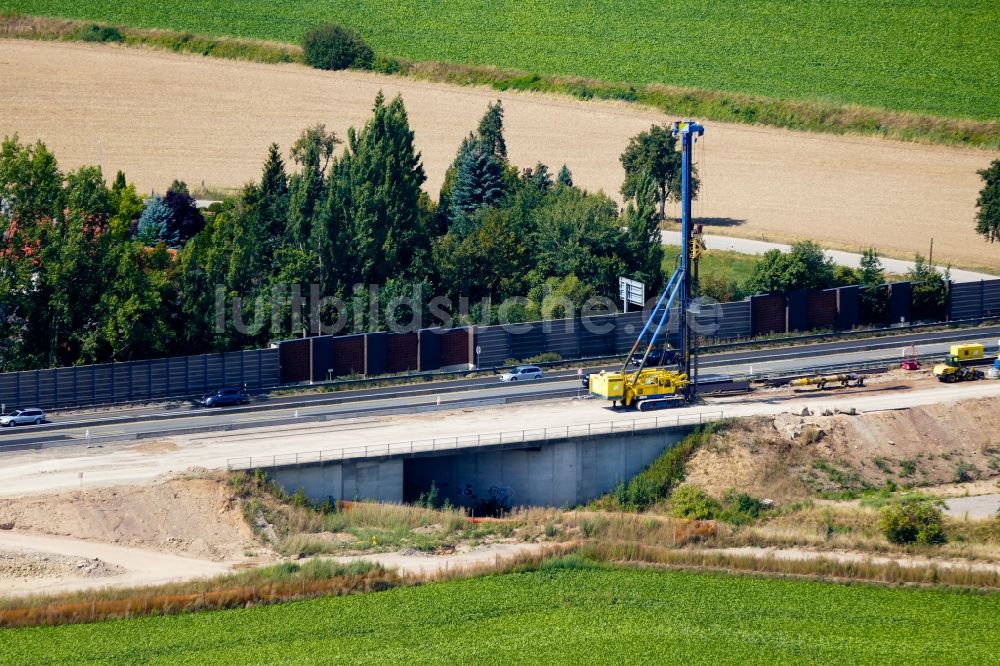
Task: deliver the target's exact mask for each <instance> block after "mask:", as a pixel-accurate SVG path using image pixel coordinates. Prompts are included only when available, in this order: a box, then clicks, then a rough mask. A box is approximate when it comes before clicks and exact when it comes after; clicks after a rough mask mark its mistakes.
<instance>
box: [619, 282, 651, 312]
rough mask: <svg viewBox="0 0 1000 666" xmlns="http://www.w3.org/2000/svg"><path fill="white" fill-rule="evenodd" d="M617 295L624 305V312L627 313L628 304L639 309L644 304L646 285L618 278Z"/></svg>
mask: <svg viewBox="0 0 1000 666" xmlns="http://www.w3.org/2000/svg"><path fill="white" fill-rule="evenodd" d="M618 295H619V296H620V297H621V299H622V302H623V303H624V304H625V312H628V304H629V303H632V304H634V305H638V306H640V307H642V306H643V305H645V304H646V285H644V284H643V283H642V282H639V281H638V280H630V279H628V278H626V277H620V278H618Z"/></svg>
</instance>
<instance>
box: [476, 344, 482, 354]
mask: <svg viewBox="0 0 1000 666" xmlns="http://www.w3.org/2000/svg"><path fill="white" fill-rule="evenodd" d="M482 353H483V348H482V347H480V346H479V345H476V356H479V355H480V354H482Z"/></svg>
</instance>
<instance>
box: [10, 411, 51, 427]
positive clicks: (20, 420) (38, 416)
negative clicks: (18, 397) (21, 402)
mask: <svg viewBox="0 0 1000 666" xmlns="http://www.w3.org/2000/svg"><path fill="white" fill-rule="evenodd" d="M27 423H34V424H35V425H41V424H43V423H45V412H43V411H42V410H40V409H15V410H14V411H12V412H11V413H10V414H4V415H3V416H0V426H4V427H7V426H16V425H24V424H27Z"/></svg>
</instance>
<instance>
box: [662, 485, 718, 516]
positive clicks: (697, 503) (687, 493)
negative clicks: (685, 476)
mask: <svg viewBox="0 0 1000 666" xmlns="http://www.w3.org/2000/svg"><path fill="white" fill-rule="evenodd" d="M720 509H721V507H720V506H719V503H718V502H716V501H715V500H714V499H712V498H711V497H709V495H708V493H706V492H705V491H704V490H702V489H701V488H699V487H698V486H692V485H690V484H684V485H682V486H678V487H677V489H676V490H674V492H673V494H672V495H671V496H670V511H671V513H673V514H674V515H675V516H677V517H678V518H688V519H690V520H710V519H712V518H715V517H716V516H717V515H718V514H719V511H720Z"/></svg>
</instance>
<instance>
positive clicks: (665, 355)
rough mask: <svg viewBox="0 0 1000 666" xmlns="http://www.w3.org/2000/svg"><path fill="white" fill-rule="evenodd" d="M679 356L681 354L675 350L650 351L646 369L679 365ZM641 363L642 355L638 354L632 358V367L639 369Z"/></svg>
mask: <svg viewBox="0 0 1000 666" xmlns="http://www.w3.org/2000/svg"><path fill="white" fill-rule="evenodd" d="M678 356H679V354H678V353H677V350H675V349H650V350H649V356H648V357H647V358H646V365H645V367H647V368H655V367H657V366H660V365H677V359H678ZM640 363H642V354H636V355H635V356H633V357H632V365H634V366H636V367H638V366H639V364H640Z"/></svg>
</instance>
